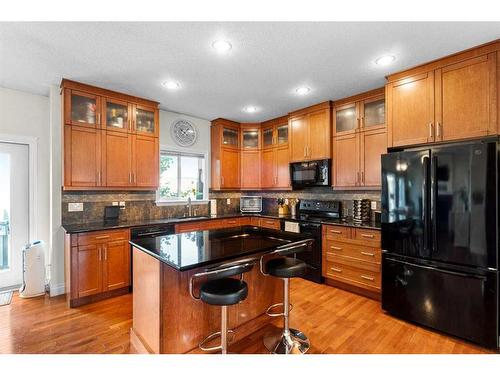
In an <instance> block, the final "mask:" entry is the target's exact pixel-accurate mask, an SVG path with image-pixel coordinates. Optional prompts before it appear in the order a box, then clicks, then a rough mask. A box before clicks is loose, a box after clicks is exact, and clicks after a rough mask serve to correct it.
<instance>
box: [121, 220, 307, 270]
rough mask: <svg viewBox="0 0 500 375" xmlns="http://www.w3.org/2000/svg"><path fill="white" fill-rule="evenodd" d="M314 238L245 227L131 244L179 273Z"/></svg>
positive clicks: (139, 241)
mask: <svg viewBox="0 0 500 375" xmlns="http://www.w3.org/2000/svg"><path fill="white" fill-rule="evenodd" d="M307 238H310V237H309V236H307V235H304V234H299V233H290V232H284V231H280V230H273V229H265V228H257V227H252V226H242V227H235V228H225V229H212V230H205V231H197V232H188V233H180V234H171V235H165V236H158V237H153V238H141V239H136V240H132V241H130V244H131V245H132V246H134V247H136V248H138V249H139V250H142V251H144V252H145V253H147V254H149V255H151V256H153V257H155V258H156V259H158V260H160V261H161V262H163V263H165V264H168V265H169V266H171V267H173V268H175V269H177V270H179V271H186V270H190V269H193V268H197V267H201V266H208V265H214V264H217V263H220V262H222V261H228V260H231V259H237V258H241V257H243V256H249V255H252V254H257V253H261V252H266V251H272V250H275V249H276V248H277V247H279V246H282V245H286V244H289V243H293V242H295V241H300V240H304V239H307Z"/></svg>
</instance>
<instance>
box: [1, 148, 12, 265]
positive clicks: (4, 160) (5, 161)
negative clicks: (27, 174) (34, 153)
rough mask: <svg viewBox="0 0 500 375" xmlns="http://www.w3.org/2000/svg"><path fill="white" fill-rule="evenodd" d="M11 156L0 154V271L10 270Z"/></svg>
mask: <svg viewBox="0 0 500 375" xmlns="http://www.w3.org/2000/svg"><path fill="white" fill-rule="evenodd" d="M9 156H10V155H9V154H7V153H0V176H4V178H2V179H0V271H1V270H5V269H8V268H9V235H10V223H9V217H10V157H9Z"/></svg>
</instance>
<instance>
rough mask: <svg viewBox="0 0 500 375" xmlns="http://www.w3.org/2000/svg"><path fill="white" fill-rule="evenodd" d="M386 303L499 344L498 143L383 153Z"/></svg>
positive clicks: (411, 317)
mask: <svg viewBox="0 0 500 375" xmlns="http://www.w3.org/2000/svg"><path fill="white" fill-rule="evenodd" d="M381 203H382V218H381V230H382V249H383V253H382V308H383V309H384V310H385V311H387V312H388V313H389V314H392V315H394V316H396V317H399V318H402V319H405V320H408V321H412V322H415V323H418V324H421V325H424V326H427V327H431V328H433V329H436V330H439V331H442V332H445V333H448V334H451V335H454V336H457V337H460V338H463V339H466V340H470V341H472V342H475V343H478V344H480V345H483V346H486V347H491V348H497V347H498V345H499V330H498V327H499V325H500V318H499V314H498V304H499V298H498V289H499V285H498V283H499V281H498V280H499V278H498V215H499V213H498V143H497V142H496V139H495V140H484V141H479V142H471V143H460V144H454V145H444V146H439V147H438V146H436V147H431V148H420V149H413V150H404V151H398V152H393V153H389V154H386V155H383V156H382V202H381Z"/></svg>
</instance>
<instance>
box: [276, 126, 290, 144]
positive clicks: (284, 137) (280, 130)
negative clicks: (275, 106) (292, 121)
mask: <svg viewBox="0 0 500 375" xmlns="http://www.w3.org/2000/svg"><path fill="white" fill-rule="evenodd" d="M287 144H288V124H283V125H278V126H277V127H276V145H278V146H285V145H287Z"/></svg>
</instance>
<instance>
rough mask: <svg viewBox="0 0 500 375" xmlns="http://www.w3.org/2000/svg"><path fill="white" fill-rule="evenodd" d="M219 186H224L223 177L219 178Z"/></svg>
mask: <svg viewBox="0 0 500 375" xmlns="http://www.w3.org/2000/svg"><path fill="white" fill-rule="evenodd" d="M220 181H221V185H222V186H224V176H220Z"/></svg>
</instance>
